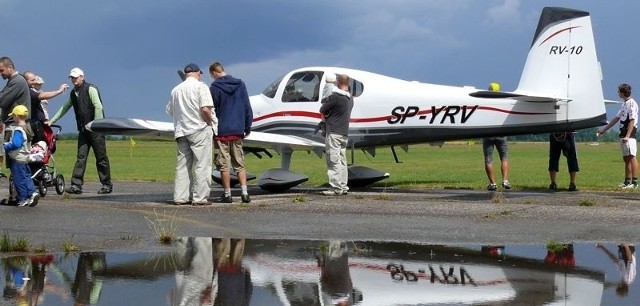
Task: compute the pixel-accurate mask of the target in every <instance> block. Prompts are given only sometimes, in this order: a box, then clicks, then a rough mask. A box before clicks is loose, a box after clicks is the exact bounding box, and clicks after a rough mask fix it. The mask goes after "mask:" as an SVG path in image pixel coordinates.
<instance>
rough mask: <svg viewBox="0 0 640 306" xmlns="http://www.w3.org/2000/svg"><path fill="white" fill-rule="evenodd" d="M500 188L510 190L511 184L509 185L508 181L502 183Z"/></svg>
mask: <svg viewBox="0 0 640 306" xmlns="http://www.w3.org/2000/svg"><path fill="white" fill-rule="evenodd" d="M502 188H504V189H511V184H509V181H502Z"/></svg>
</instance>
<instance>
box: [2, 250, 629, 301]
mask: <svg viewBox="0 0 640 306" xmlns="http://www.w3.org/2000/svg"><path fill="white" fill-rule="evenodd" d="M175 246H176V249H175V251H171V252H166V253H138V254H123V253H104V252H83V253H79V254H70V255H64V254H46V255H34V256H17V257H9V258H3V259H2V263H3V264H2V269H3V273H4V275H5V279H4V282H0V283H2V284H3V285H4V291H3V297H4V301H5V302H6V301H15V302H16V304H19V305H21V304H24V305H72V304H73V305H267V306H268V305H319V306H327V305H427V304H438V305H449V304H456V305H459V304H465V305H474V304H482V305H521V304H526V305H601V304H602V305H621V304H622V305H624V303H630V304H629V305H632V304H631V303H632V301H634V300H637V296H638V294H637V292H634V290H633V289H632V290H631V291H632V292H633V293H631V294H629V285H631V286H634V285H633V284H632V283H633V279H634V278H635V262H633V265H628V266H625V267H627V272H633V275H630V274H629V273H627V274H626V275H624V276H626V277H627V280H626V283H627V286H626V290H627V292H626V293H625V292H619V293H618V295H616V294H611V292H614V291H616V290H619V288H620V287H624V286H621V285H624V282H622V281H621V282H617V280H618V279H619V278H620V275H617V274H616V273H617V272H616V271H615V266H614V265H612V264H611V263H610V262H608V258H610V259H611V260H613V261H614V263H616V264H617V263H620V260H619V258H622V257H628V255H627V254H626V253H625V252H624V249H621V250H622V251H621V252H618V255H616V254H615V253H614V252H612V251H609V248H611V247H612V246H611V245H609V246H606V245H605V246H600V247H597V248H596V247H594V246H593V245H589V246H587V245H577V246H574V245H572V244H558V245H556V246H555V247H554V248H551V247H550V249H549V250H545V248H543V247H540V246H509V248H508V252H507V250H506V249H505V247H504V246H443V245H421V244H410V243H395V242H391V243H386V242H352V241H349V242H346V241H298V240H253V239H247V240H245V239H218V238H213V239H212V238H204V237H184V238H179V239H177V241H176V242H175ZM576 247H578V248H580V252H578V254H580V257H579V260H578V264H576V258H575V256H574V249H575V248H576ZM613 247H614V248H615V245H614V246H613ZM583 250H590V251H589V252H588V253H589V254H585V253H584V252H583ZM601 251H602V252H601ZM630 251H633V253H629V254H631V256H632V258H633V259H635V249H633V248H630ZM507 253H508V254H507ZM623 253H624V254H623ZM583 257H584V260H583V259H582V258H583ZM629 262H631V261H629ZM605 274H607V280H608V281H607V282H605ZM609 274H611V275H609ZM616 288H618V289H616ZM637 290H638V288H636V290H635V291H637ZM607 292H608V293H607ZM45 296H46V298H45Z"/></svg>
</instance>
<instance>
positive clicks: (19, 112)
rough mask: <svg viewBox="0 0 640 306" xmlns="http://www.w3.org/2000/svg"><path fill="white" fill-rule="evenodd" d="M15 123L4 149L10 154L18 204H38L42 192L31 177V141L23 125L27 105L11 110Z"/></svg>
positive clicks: (10, 165)
mask: <svg viewBox="0 0 640 306" xmlns="http://www.w3.org/2000/svg"><path fill="white" fill-rule="evenodd" d="M11 115H12V116H13V124H12V125H11V126H10V127H9V128H10V129H11V138H10V140H9V142H6V143H5V144H4V150H5V152H7V155H8V156H9V169H11V176H12V177H13V184H14V186H15V187H16V193H17V198H18V206H36V205H37V204H38V200H39V199H40V193H39V192H38V191H37V190H36V187H35V186H34V185H33V180H32V179H31V170H30V169H29V165H28V164H27V162H28V161H29V150H30V149H29V141H28V140H27V133H26V132H25V131H24V128H23V126H25V125H26V121H25V120H26V119H27V116H28V115H29V111H28V110H27V107H26V106H24V105H17V106H16V107H14V108H13V110H12V111H11Z"/></svg>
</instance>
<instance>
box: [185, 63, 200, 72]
mask: <svg viewBox="0 0 640 306" xmlns="http://www.w3.org/2000/svg"><path fill="white" fill-rule="evenodd" d="M189 72H200V74H202V70H200V67H198V65H197V64H194V63H191V64H189V65H187V66H185V67H184V73H189Z"/></svg>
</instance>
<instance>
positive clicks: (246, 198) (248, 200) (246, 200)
mask: <svg viewBox="0 0 640 306" xmlns="http://www.w3.org/2000/svg"><path fill="white" fill-rule="evenodd" d="M240 199H242V203H251V198H250V197H249V195H248V194H243V195H241V196H240Z"/></svg>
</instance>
